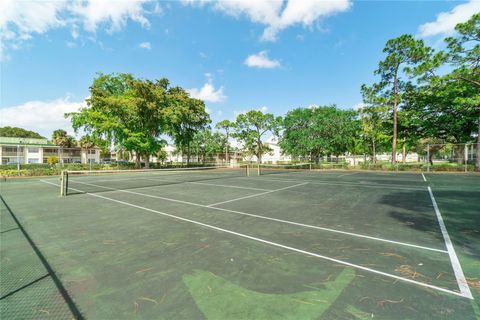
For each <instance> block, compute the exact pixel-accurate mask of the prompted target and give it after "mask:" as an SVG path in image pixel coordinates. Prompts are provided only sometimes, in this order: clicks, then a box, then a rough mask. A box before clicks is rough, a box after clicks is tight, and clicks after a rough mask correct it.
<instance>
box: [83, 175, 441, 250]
mask: <svg viewBox="0 0 480 320" xmlns="http://www.w3.org/2000/svg"><path fill="white" fill-rule="evenodd" d="M76 183H80V184H85V185H90V186H93V187H99V188H103V189H108V190H111V191H118V192H125V193H130V194H135V195H139V196H143V197H147V198H155V199H161V200H166V201H170V202H177V203H182V204H187V205H191V206H197V207H203V208H208V209H215V210H219V211H225V212H231V213H237V214H240V215H244V216H250V217H255V218H260V219H264V220H270V221H276V222H280V223H285V224H291V225H295V226H300V227H305V228H311V229H317V230H323V231H328V232H334V233H339V234H345V235H349V236H353V237H358V238H364V239H370V240H375V241H380V242H387V243H393V244H398V245H402V246H406V247H412V248H417V249H424V250H429V251H435V252H441V253H447V251H445V250H442V249H435V248H430V247H425V246H420V245H416V244H411V243H406V242H400V241H394V240H388V239H383V238H377V237H371V236H366V235H363V234H358V233H352V232H347V231H341V230H337V229H330V228H324V227H319V226H314V225H310V224H304V223H299V222H294V221H290V220H282V219H277V218H271V217H268V216H261V215H256V214H253V213H247V212H242V211H236V210H230V209H224V208H219V207H211V206H209V205H203V204H198V203H194V202H189V201H183V200H177V199H171V198H166V197H162V196H156V195H151V194H146V193H140V192H135V191H129V190H120V189H114V188H110V187H104V186H100V185H95V184H91V183H85V182H76ZM146 188H149V187H146Z"/></svg>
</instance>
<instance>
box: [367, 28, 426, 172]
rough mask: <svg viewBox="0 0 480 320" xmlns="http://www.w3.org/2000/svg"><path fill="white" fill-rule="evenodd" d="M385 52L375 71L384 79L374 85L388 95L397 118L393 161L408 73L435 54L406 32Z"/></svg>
mask: <svg viewBox="0 0 480 320" xmlns="http://www.w3.org/2000/svg"><path fill="white" fill-rule="evenodd" d="M383 52H384V53H385V54H386V57H385V59H384V60H383V61H380V63H379V65H378V69H377V70H375V74H376V75H379V76H380V82H379V83H377V84H376V85H374V86H373V88H374V91H375V93H376V94H377V95H379V96H382V97H384V98H385V100H386V103H387V104H388V105H389V106H391V109H392V119H393V133H392V164H395V163H396V161H397V159H396V157H397V138H398V131H397V127H398V109H399V104H400V103H401V100H402V94H403V91H402V88H403V87H404V80H403V79H402V76H403V75H405V74H407V75H408V74H413V69H414V67H415V66H417V65H419V64H420V63H422V62H423V60H424V59H425V57H427V56H430V55H431V54H432V49H431V48H428V47H426V46H425V45H424V43H423V41H422V40H416V39H415V38H414V37H413V36H412V35H408V34H405V35H402V36H400V37H398V38H395V39H391V40H388V41H387V43H386V45H385V48H384V49H383Z"/></svg>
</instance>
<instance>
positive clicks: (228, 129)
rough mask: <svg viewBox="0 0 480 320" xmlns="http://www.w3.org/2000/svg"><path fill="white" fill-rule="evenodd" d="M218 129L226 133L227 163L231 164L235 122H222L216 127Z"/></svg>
mask: <svg viewBox="0 0 480 320" xmlns="http://www.w3.org/2000/svg"><path fill="white" fill-rule="evenodd" d="M215 127H216V128H217V129H222V130H224V131H225V162H226V163H229V162H230V160H229V155H230V153H229V152H230V151H229V148H230V142H229V139H230V133H231V131H232V130H233V129H234V128H235V122H231V121H230V120H222V121H220V122H219V123H217V125H216V126H215Z"/></svg>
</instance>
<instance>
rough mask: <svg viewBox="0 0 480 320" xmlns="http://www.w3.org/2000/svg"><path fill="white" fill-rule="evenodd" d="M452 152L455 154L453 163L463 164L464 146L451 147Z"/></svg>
mask: <svg viewBox="0 0 480 320" xmlns="http://www.w3.org/2000/svg"><path fill="white" fill-rule="evenodd" d="M453 150H454V154H455V162H456V163H458V164H463V163H464V161H465V146H464V145H457V146H453Z"/></svg>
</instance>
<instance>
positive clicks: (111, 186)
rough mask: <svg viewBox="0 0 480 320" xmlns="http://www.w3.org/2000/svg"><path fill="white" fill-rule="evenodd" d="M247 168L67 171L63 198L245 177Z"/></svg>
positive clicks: (64, 172)
mask: <svg viewBox="0 0 480 320" xmlns="http://www.w3.org/2000/svg"><path fill="white" fill-rule="evenodd" d="M247 169H248V168H247V166H238V167H218V166H216V167H195V168H172V169H170V168H169V169H139V170H75V171H73V170H65V171H63V173H62V183H61V191H60V192H61V194H62V195H71V194H79V193H97V192H106V191H115V190H123V189H135V188H145V187H155V186H162V185H169V184H177V183H185V182H195V181H203V180H213V179H222V178H223V179H224V178H233V177H245V176H247V175H248V170H247Z"/></svg>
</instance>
